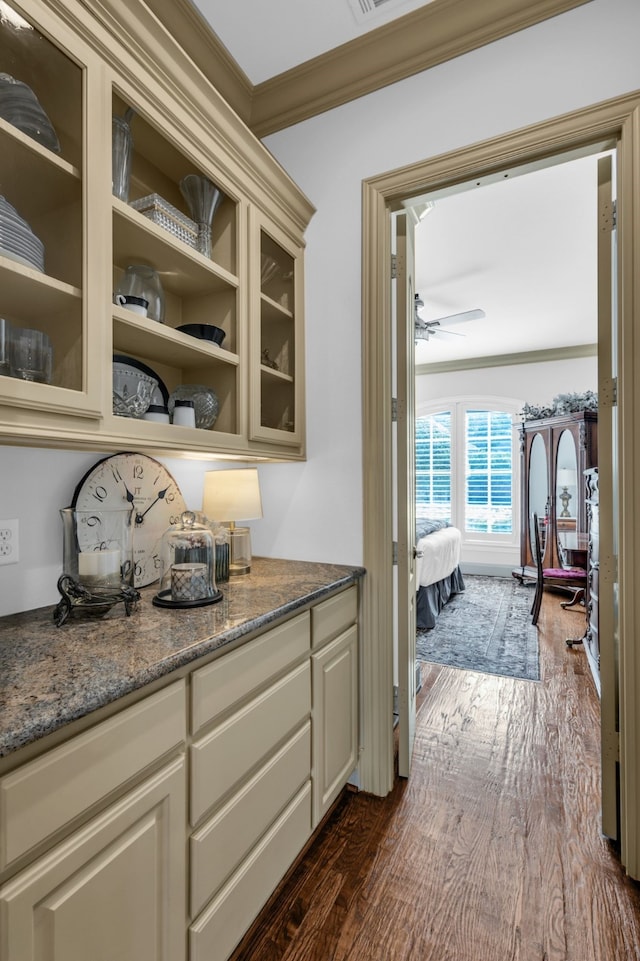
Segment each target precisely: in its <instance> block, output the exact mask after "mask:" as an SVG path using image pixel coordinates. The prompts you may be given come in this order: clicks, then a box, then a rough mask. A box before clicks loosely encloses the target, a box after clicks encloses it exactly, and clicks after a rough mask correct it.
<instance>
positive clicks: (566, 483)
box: [558, 467, 576, 517]
mask: <svg viewBox="0 0 640 961" xmlns="http://www.w3.org/2000/svg"><path fill="white" fill-rule="evenodd" d="M575 482H576V471H574V470H570V469H569V468H567V467H561V468H560V469H559V471H558V487H561V488H562V490H561V491H560V493H559V494H558V497H559V498H560V502H561V504H562V513H561V514H560V517H571V514H570V513H569V501H570V500H571V494H570V493H569V491H568V489H567V488H569V487H573V485H574V484H575Z"/></svg>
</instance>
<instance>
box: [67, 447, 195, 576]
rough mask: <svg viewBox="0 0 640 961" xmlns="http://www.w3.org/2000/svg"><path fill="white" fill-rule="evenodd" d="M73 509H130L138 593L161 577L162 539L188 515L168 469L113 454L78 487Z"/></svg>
mask: <svg viewBox="0 0 640 961" xmlns="http://www.w3.org/2000/svg"><path fill="white" fill-rule="evenodd" d="M71 506H72V507H73V508H74V509H75V510H77V511H91V510H98V509H100V510H103V511H105V510H106V511H109V510H122V509H123V508H127V507H130V508H131V512H132V517H133V565H134V584H135V586H136V587H146V585H147V584H153V582H154V581H157V580H158V578H159V577H160V573H161V570H160V544H161V540H162V535H163V534H164V532H165V531H166V529H167V528H168V527H171V526H172V525H173V524H176V523H177V522H178V521H179V519H180V515H181V514H182V512H183V511H185V510H186V509H187V507H186V504H185V502H184V498H183V496H182V494H181V493H180V488H179V487H178V485H177V483H176V482H175V480H174V479H173V477H172V476H171V474H170V473H169V471H168V470H167V468H166V467H165V466H164V465H163V464H161V463H160V462H159V461H157V460H154V458H153V457H147V455H146V454H134V453H123V454H113V455H112V456H111V457H105V459H104V460H101V461H98V463H97V464H94V466H93V467H92V468H91V470H89V471H88V472H87V473H86V474H85V476H84V477H83V478H82V480H81V481H80V483H79V484H78V486H77V487H76V490H75V493H74V495H73V502H72V505H71Z"/></svg>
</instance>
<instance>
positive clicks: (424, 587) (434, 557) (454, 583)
mask: <svg viewBox="0 0 640 961" xmlns="http://www.w3.org/2000/svg"><path fill="white" fill-rule="evenodd" d="M461 542H462V534H461V533H460V531H459V530H458V528H457V527H452V526H451V525H450V524H448V523H447V522H446V521H438V520H429V519H426V520H425V519H423V520H419V521H418V522H417V524H416V550H417V555H418V556H417V558H416V583H417V584H418V591H417V595H416V625H417V628H418V630H419V631H430V630H431V629H432V628H433V627H435V624H436V619H437V617H438V614H439V613H440V611H441V610H442V608H443V607H444V606H445V604H446V603H447V601H448V600H449V598H450V597H451V595H452V594H457V593H459V592H460V591H463V590H464V579H463V577H462V571H461V570H460V545H461Z"/></svg>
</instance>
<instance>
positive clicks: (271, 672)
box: [191, 611, 309, 734]
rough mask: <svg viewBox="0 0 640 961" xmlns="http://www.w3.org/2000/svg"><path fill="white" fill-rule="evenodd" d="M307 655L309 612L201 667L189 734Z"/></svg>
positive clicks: (194, 692)
mask: <svg viewBox="0 0 640 961" xmlns="http://www.w3.org/2000/svg"><path fill="white" fill-rule="evenodd" d="M308 652H309V612H308V611H307V612H305V613H304V614H300V615H299V616H298V617H295V618H294V619H293V620H291V621H287V622H286V624H282V625H281V626H280V627H274V628H273V629H272V630H270V631H267V632H266V634H263V635H261V636H260V637H258V638H256V640H255V641H250V642H249V643H248V644H245V646H244V647H241V648H239V649H238V650H237V651H232V652H231V653H230V654H224V655H223V656H222V657H221V658H219V660H217V661H214V662H213V663H212V664H209V665H207V667H202V668H200V670H198V671H196V672H195V673H194V675H193V680H192V685H193V706H192V713H191V731H192V733H193V734H196V733H197V732H198V731H199V730H200V729H201V728H202V727H204V725H205V724H208V723H209V722H210V721H212V720H214V719H215V718H216V717H218V716H219V715H220V714H222V713H223V712H224V711H226V710H228V709H229V708H230V707H231V706H232V705H233V704H235V703H237V702H238V701H239V700H242V699H243V698H245V697H247V696H248V695H249V694H251V693H252V691H254V690H257V689H258V688H259V687H263V686H265V685H266V684H268V683H269V681H270V680H271V679H272V678H274V677H276V676H277V675H278V674H280V673H282V672H283V671H285V670H286V669H287V667H288V666H289V665H290V664H293V663H295V661H296V660H298V659H299V658H300V657H302V656H303V655H304V654H305V653H308Z"/></svg>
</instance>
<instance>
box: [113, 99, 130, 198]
mask: <svg viewBox="0 0 640 961" xmlns="http://www.w3.org/2000/svg"><path fill="white" fill-rule="evenodd" d="M133 115H134V113H133V110H131V109H129V110H127V112H126V113H125V115H124V117H113V119H112V121H111V189H112V192H113V195H114V197H117V198H118V199H119V200H124V202H125V203H128V202H129V184H130V181H131V158H132V156H133V137H132V136H131V124H130V121H131V118H132V117H133Z"/></svg>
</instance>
